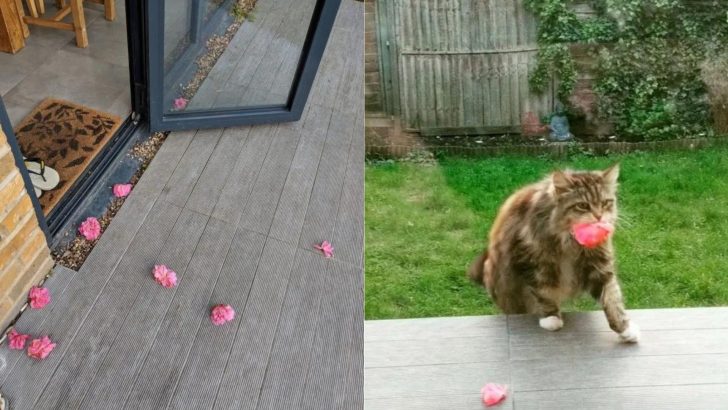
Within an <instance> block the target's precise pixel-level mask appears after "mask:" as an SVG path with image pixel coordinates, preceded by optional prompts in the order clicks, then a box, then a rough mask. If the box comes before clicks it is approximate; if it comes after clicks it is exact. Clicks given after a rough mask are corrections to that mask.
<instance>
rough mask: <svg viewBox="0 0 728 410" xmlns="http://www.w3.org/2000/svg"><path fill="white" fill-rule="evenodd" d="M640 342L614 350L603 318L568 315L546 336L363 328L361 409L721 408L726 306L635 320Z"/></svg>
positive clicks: (414, 322) (517, 320)
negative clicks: (503, 387) (499, 390)
mask: <svg viewBox="0 0 728 410" xmlns="http://www.w3.org/2000/svg"><path fill="white" fill-rule="evenodd" d="M630 315H631V317H632V318H633V320H634V321H635V322H636V323H638V324H639V325H640V326H641V328H642V338H641V340H640V343H638V344H623V343H619V342H618V337H617V335H616V334H615V333H614V332H612V331H611V330H610V329H609V326H608V325H607V321H606V319H605V318H604V315H603V313H601V312H585V313H568V314H566V315H565V318H564V323H565V326H564V328H563V329H562V330H560V331H558V332H553V333H552V332H547V331H545V330H542V329H541V328H539V326H538V321H537V319H536V318H535V317H534V316H530V315H517V316H472V317H455V318H432V319H403V320H376V321H367V322H365V324H364V367H365V369H364V403H365V405H364V408H365V409H367V410H377V409H388V410H398V409H418V410H424V409H455V408H457V409H473V410H479V409H483V408H484V406H483V404H482V403H481V401H480V398H479V391H480V388H481V387H482V386H483V385H484V384H485V383H488V382H491V383H505V384H508V386H509V395H508V398H507V400H506V401H505V402H503V403H502V404H500V405H499V406H498V407H494V408H503V409H519V410H520V409H560V410H563V409H590V410H591V409H644V408H649V409H674V408H680V409H696V410H697V409H701V410H705V409H725V408H726V403H728V344H726V343H725V341H726V340H727V339H726V337H727V336H728V308H723V307H720V308H692V309H650V310H634V311H631V312H630Z"/></svg>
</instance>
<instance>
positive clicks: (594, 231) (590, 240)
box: [571, 222, 614, 249]
mask: <svg viewBox="0 0 728 410" xmlns="http://www.w3.org/2000/svg"><path fill="white" fill-rule="evenodd" d="M571 230H572V233H573V234H574V239H576V241H577V242H578V243H579V245H581V246H583V247H585V248H589V249H592V248H596V247H597V246H599V245H601V244H603V243H604V241H606V240H607V238H609V235H611V234H612V232H614V225H612V224H611V223H609V222H594V223H581V224H576V225H574V226H573V227H572V228H571Z"/></svg>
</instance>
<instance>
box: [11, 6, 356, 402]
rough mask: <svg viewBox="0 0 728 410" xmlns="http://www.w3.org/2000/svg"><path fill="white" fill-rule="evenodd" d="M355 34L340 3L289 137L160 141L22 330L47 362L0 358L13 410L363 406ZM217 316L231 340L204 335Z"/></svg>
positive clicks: (284, 133)
mask: <svg viewBox="0 0 728 410" xmlns="http://www.w3.org/2000/svg"><path fill="white" fill-rule="evenodd" d="M362 32H363V5H362V3H359V2H356V1H354V0H344V2H343V4H342V8H341V10H340V11H339V16H338V19H337V22H336V26H335V29H334V32H333V34H332V38H331V39H330V41H329V46H328V47H327V51H326V54H325V57H324V60H323V62H322V66H321V69H320V71H319V73H318V76H317V79H316V82H315V85H314V90H313V91H312V95H311V98H310V99H309V104H308V106H307V109H306V112H305V114H304V118H303V119H302V120H301V121H299V122H296V123H290V124H279V125H266V126H255V127H241V128H229V129H224V130H223V129H217V130H204V131H199V132H178V133H173V134H171V135H170V136H169V137H168V139H167V141H166V142H165V143H164V145H163V146H162V148H161V150H160V151H159V153H158V154H157V156H156V157H155V159H154V161H153V162H152V164H151V165H150V167H149V168H148V170H147V171H146V172H145V174H144V176H143V177H142V179H141V180H140V182H139V183H138V184H137V185H136V186H135V188H134V191H133V192H132V195H131V196H130V197H129V198H128V199H127V201H126V202H125V204H124V206H123V207H122V209H121V211H120V212H119V214H118V215H117V216H116V218H115V219H114V221H113V222H112V224H111V225H110V226H109V228H108V229H107V230H106V232H105V233H104V235H103V236H102V238H101V240H100V241H99V243H98V244H97V246H96V248H95V249H94V250H93V252H92V253H91V255H90V256H89V258H88V260H87V261H86V263H85V264H84V265H83V267H82V268H81V269H80V270H79V271H78V272H73V271H69V270H66V269H62V268H61V269H58V271H57V273H56V274H55V275H54V276H53V277H52V278H51V279H50V280H49V282H48V286H49V287H50V288H51V293H52V296H53V302H52V303H51V305H49V306H48V307H47V308H45V309H43V310H40V311H32V310H29V311H27V312H26V313H24V314H23V315H22V317H21V319H20V321H19V322H18V324H17V328H18V330H19V331H21V332H24V333H31V334H33V335H43V334H48V335H50V337H51V338H52V339H53V340H54V341H55V342H57V344H58V345H57V347H56V349H55V350H54V351H53V352H52V353H51V354H50V356H49V357H48V358H47V359H45V360H43V361H34V360H31V359H29V358H27V357H25V356H24V355H23V354H22V352H21V353H18V352H17V351H10V350H8V349H7V348H6V347H5V346H3V347H2V348H0V391H1V392H2V393H3V394H4V395H5V396H6V397H7V398H8V399H9V401H10V408H11V409H12V410H24V409H79V408H82V409H105V410H106V409H120V408H128V409H154V410H157V409H164V408H174V409H213V408H214V409H284V408H296V409H298V408H303V409H336V408H342V409H344V408H345V409H356V408H361V407H362V403H363V394H362V385H363V375H362V369H363V355H362V350H363V347H362V345H363V341H362V334H363V323H364V321H363V293H362V292H363V291H362V285H363V276H362V248H363V212H364V207H363V189H364V175H363V171H364V138H363V87H362V84H363V67H362V63H361V56H362V55H363V47H364V46H363V37H362V35H361V33H362ZM322 240H329V241H331V242H332V243H333V245H334V247H335V256H334V259H331V260H327V259H324V258H323V257H322V256H321V255H320V254H318V253H317V252H316V251H315V250H314V249H313V248H312V247H313V245H314V244H316V243H318V242H320V241H322ZM155 264H166V265H168V266H170V267H171V268H173V269H174V270H175V271H176V272H177V273H178V276H179V279H180V280H179V285H178V286H177V287H176V288H173V289H164V288H162V287H160V286H159V285H157V284H156V283H155V282H154V281H153V280H152V278H151V276H150V274H151V269H152V267H153V265H155ZM217 303H229V304H231V305H232V306H233V307H234V308H235V309H236V311H237V316H236V319H235V320H234V321H233V322H232V323H230V324H228V325H226V326H222V327H216V326H213V325H212V323H211V322H210V320H209V318H208V315H209V309H210V307H211V306H212V305H214V304H217Z"/></svg>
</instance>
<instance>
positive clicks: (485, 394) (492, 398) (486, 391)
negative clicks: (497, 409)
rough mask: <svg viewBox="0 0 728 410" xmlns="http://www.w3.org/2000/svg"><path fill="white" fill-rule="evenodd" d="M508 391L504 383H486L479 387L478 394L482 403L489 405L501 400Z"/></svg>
mask: <svg viewBox="0 0 728 410" xmlns="http://www.w3.org/2000/svg"><path fill="white" fill-rule="evenodd" d="M506 393H508V386H506V385H505V384H495V383H488V384H486V385H485V386H483V388H482V389H480V395H481V398H482V399H483V403H484V404H485V405H486V406H488V407H490V406H495V405H496V404H498V403H500V402H502V401H503V400H505V398H506Z"/></svg>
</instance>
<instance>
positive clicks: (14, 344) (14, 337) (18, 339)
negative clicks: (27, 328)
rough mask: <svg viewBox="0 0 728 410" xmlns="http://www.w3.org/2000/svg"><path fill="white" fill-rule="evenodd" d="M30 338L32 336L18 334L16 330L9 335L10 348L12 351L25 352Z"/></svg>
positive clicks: (12, 330)
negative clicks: (26, 343)
mask: <svg viewBox="0 0 728 410" xmlns="http://www.w3.org/2000/svg"><path fill="white" fill-rule="evenodd" d="M28 338H30V335H25V334H22V333H18V332H17V331H16V330H15V329H14V328H13V329H11V330H10V332H9V333H8V342H9V343H8V347H9V348H10V350H23V349H25V342H26V341H27V340H28Z"/></svg>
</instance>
